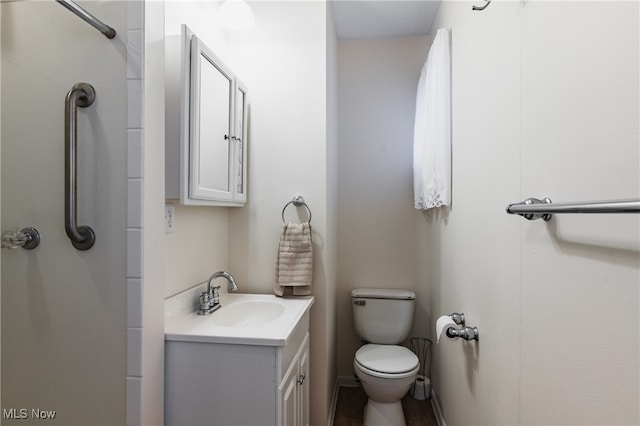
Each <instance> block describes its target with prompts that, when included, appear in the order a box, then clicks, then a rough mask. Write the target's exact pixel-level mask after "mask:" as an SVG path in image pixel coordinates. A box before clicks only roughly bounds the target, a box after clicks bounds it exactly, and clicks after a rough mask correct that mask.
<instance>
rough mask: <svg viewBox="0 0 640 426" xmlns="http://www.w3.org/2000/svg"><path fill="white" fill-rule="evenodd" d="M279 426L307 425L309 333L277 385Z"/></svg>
mask: <svg viewBox="0 0 640 426" xmlns="http://www.w3.org/2000/svg"><path fill="white" fill-rule="evenodd" d="M278 400H279V412H280V414H279V422H278V424H279V425H281V426H308V425H309V334H308V333H307V335H306V336H305V338H304V340H303V342H302V344H301V345H300V347H299V349H298V352H297V354H296V356H295V358H294V359H293V361H292V362H291V365H290V366H289V369H288V371H287V374H286V375H285V376H284V378H283V379H282V382H281V383H280V386H279V387H278Z"/></svg>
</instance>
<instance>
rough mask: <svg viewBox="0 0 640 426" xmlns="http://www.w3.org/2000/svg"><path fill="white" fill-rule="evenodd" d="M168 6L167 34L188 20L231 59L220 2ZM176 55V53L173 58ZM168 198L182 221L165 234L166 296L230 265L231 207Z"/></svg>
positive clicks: (224, 57)
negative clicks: (220, 17)
mask: <svg viewBox="0 0 640 426" xmlns="http://www.w3.org/2000/svg"><path fill="white" fill-rule="evenodd" d="M164 7H165V36H166V37H178V38H179V37H180V26H181V25H182V24H186V25H187V26H188V27H189V29H190V30H191V31H193V32H194V33H195V34H196V35H197V36H198V38H200V39H201V40H203V41H204V42H205V43H206V45H207V46H208V47H209V48H210V49H212V50H213V51H214V52H215V53H216V55H218V56H219V57H220V58H221V59H222V60H223V61H225V62H228V59H229V58H228V55H227V40H226V33H225V31H224V30H223V29H222V28H220V26H219V25H217V21H216V16H217V12H218V9H219V7H220V2H202V1H173V0H169V1H166V2H165V3H164ZM172 59H176V58H171V57H168V58H167V60H172ZM178 59H179V58H178ZM175 110H176V111H177V109H175ZM176 119H177V118H176ZM176 123H177V122H176ZM178 135H179V132H178V130H177V129H174V131H171V129H169V131H168V132H167V136H166V137H167V138H169V139H172V138H176V137H178ZM170 143H176V141H175V140H171V141H170ZM167 203H169V204H173V205H174V207H175V224H176V226H175V231H174V232H173V233H169V234H165V235H164V262H163V264H164V265H165V268H164V269H165V277H164V283H165V287H164V296H165V297H169V296H173V295H175V294H176V293H179V292H181V291H183V290H186V289H188V288H191V287H193V286H195V285H197V284H199V283H201V282H203V281H206V280H207V279H208V278H209V277H210V276H211V274H212V273H214V272H216V271H220V270H228V268H229V231H228V227H229V208H226V207H213V208H212V207H192V206H181V205H180V204H178V202H177V201H175V200H167ZM231 272H232V273H233V271H231Z"/></svg>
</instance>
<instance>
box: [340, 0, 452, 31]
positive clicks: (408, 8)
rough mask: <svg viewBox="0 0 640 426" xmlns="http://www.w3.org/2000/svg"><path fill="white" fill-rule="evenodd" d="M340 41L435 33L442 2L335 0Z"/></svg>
mask: <svg viewBox="0 0 640 426" xmlns="http://www.w3.org/2000/svg"><path fill="white" fill-rule="evenodd" d="M331 7H332V9H333V20H334V23H335V27H336V33H337V35H338V38H339V39H355V38H390V37H406V36H412V35H424V34H430V33H431V27H432V26H433V21H434V20H435V17H436V14H437V13H438V8H439V7H440V0H333V1H332V4H331Z"/></svg>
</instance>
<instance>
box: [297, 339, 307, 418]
mask: <svg viewBox="0 0 640 426" xmlns="http://www.w3.org/2000/svg"><path fill="white" fill-rule="evenodd" d="M298 377H299V378H301V381H299V383H298V424H299V425H302V426H309V340H308V339H307V340H305V343H303V345H302V349H301V353H300V374H299V376H298Z"/></svg>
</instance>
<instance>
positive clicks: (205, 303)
mask: <svg viewBox="0 0 640 426" xmlns="http://www.w3.org/2000/svg"><path fill="white" fill-rule="evenodd" d="M210 307H211V295H210V294H209V292H207V291H203V292H202V293H200V311H198V313H199V314H200V315H202V312H205V311H206V310H208V309H209V308H210Z"/></svg>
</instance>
